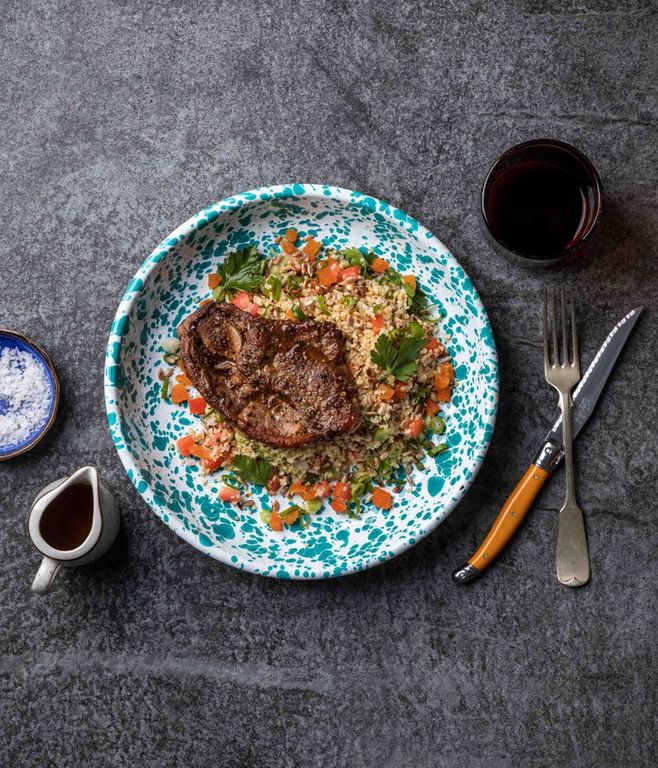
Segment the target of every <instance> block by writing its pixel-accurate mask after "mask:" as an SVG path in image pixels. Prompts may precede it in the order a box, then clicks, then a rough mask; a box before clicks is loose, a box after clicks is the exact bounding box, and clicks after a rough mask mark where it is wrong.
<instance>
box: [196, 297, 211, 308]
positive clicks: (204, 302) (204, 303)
mask: <svg viewBox="0 0 658 768" xmlns="http://www.w3.org/2000/svg"><path fill="white" fill-rule="evenodd" d="M207 304H212V299H201V301H200V302H199V306H200V307H205V306H206V305H207Z"/></svg>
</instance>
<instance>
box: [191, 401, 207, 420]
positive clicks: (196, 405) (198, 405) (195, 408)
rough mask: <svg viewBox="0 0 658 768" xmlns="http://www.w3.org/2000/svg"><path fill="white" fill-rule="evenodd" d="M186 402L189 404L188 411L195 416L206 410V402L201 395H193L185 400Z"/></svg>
mask: <svg viewBox="0 0 658 768" xmlns="http://www.w3.org/2000/svg"><path fill="white" fill-rule="evenodd" d="M187 404H188V405H189V406H190V413H193V414H194V415H195V416H199V414H201V413H205V412H206V405H207V403H206V401H205V400H204V399H203V398H202V397H193V398H191V399H190V400H188V401H187Z"/></svg>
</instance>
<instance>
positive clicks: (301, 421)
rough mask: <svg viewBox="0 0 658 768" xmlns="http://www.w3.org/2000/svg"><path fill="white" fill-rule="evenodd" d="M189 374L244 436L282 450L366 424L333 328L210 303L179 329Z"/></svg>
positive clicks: (338, 338)
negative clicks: (264, 316)
mask: <svg viewBox="0 0 658 768" xmlns="http://www.w3.org/2000/svg"><path fill="white" fill-rule="evenodd" d="M178 336H179V338H180V354H181V360H182V362H183V366H184V367H185V372H186V373H187V375H188V377H189V378H190V380H191V381H192V383H193V384H194V386H195V387H196V388H197V389H198V390H199V392H200V393H201V395H202V396H203V397H204V398H205V400H206V402H207V403H209V404H210V405H211V406H212V407H213V408H214V409H215V410H217V411H219V413H221V414H222V416H223V417H224V418H225V419H226V420H227V421H228V422H229V423H230V424H232V425H233V426H235V427H237V428H238V429H240V430H241V431H242V432H244V434H245V435H247V437H250V438H252V439H254V440H258V441H260V442H262V443H267V444H268V445H272V446H276V447H279V448H291V447H295V446H301V445H307V444H308V443H313V442H316V441H320V440H328V439H331V438H333V437H337V436H338V435H342V434H347V433H350V432H354V431H355V430H356V429H358V428H359V427H360V426H361V423H362V417H361V410H360V408H359V405H358V402H357V399H356V392H355V388H354V382H353V380H352V376H351V374H350V372H349V370H348V368H347V365H346V361H345V349H344V339H343V335H342V333H341V332H340V331H339V330H338V328H337V327H336V326H335V325H334V324H333V323H328V322H318V321H316V320H306V321H304V322H299V323H295V322H289V321H287V320H272V319H268V318H263V317H253V316H252V315H251V314H249V313H248V312H243V311H242V310H241V309H238V308H237V307H235V306H233V305H232V304H226V303H215V302H213V303H212V304H207V305H205V306H203V307H201V308H200V309H198V310H197V311H196V312H194V313H193V314H191V315H190V316H189V317H187V318H186V319H185V320H184V321H183V322H182V323H181V324H180V326H179V328H178Z"/></svg>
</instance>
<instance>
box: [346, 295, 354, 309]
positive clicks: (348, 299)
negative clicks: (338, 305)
mask: <svg viewBox="0 0 658 768" xmlns="http://www.w3.org/2000/svg"><path fill="white" fill-rule="evenodd" d="M343 304H344V305H345V306H346V307H348V308H350V309H351V308H352V307H353V306H354V305H355V304H356V299H355V298H354V296H345V298H344V299H343Z"/></svg>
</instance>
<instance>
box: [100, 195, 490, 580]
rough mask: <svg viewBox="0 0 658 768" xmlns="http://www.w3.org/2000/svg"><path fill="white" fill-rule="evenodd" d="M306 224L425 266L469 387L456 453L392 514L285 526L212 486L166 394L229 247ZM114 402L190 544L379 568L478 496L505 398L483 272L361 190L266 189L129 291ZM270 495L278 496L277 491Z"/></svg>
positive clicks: (114, 422) (116, 353)
mask: <svg viewBox="0 0 658 768" xmlns="http://www.w3.org/2000/svg"><path fill="white" fill-rule="evenodd" d="M291 226H294V227H295V228H296V229H297V230H299V232H300V234H301V235H304V234H305V233H307V232H312V233H313V234H315V235H316V237H318V238H319V239H320V240H322V241H323V243H324V244H325V245H331V246H334V247H337V248H341V247H345V246H347V245H350V246H366V247H368V248H372V249H373V250H375V251H376V252H377V253H378V254H379V255H381V256H382V257H384V258H385V259H386V260H388V261H389V262H391V263H392V264H393V265H394V266H395V267H396V268H397V269H398V270H400V271H402V272H413V274H415V275H416V277H417V279H418V282H419V285H420V286H421V287H422V288H423V289H424V290H425V292H426V294H427V295H428V298H429V300H430V303H431V304H433V305H435V306H436V307H437V309H438V311H441V312H442V314H443V315H444V316H445V320H444V322H443V323H442V333H443V335H447V337H448V339H449V341H448V347H449V352H450V354H451V356H452V358H453V363H454V366H455V369H456V375H457V379H458V381H459V386H458V387H457V389H456V391H455V394H454V396H453V398H452V401H451V402H450V403H449V404H448V405H447V406H446V407H445V409H444V410H445V414H446V422H447V432H446V435H447V442H448V444H449V446H450V450H449V451H447V452H445V453H442V454H440V455H439V456H437V457H436V459H430V458H427V460H426V469H425V470H424V471H423V472H416V474H415V475H414V479H415V486H414V487H413V488H410V487H409V486H407V487H406V488H405V490H404V491H403V492H402V493H400V494H399V495H397V496H396V504H395V506H394V508H393V509H392V510H390V511H383V510H378V509H376V508H374V507H372V506H366V507H365V511H364V512H363V513H362V514H361V516H360V517H359V518H358V519H350V518H348V517H346V516H345V515H337V514H335V513H334V512H333V510H331V509H328V510H325V511H323V512H322V513H321V514H319V515H316V516H314V517H313V519H312V522H311V525H310V527H308V528H307V529H301V528H299V526H295V527H293V528H292V529H286V530H285V531H284V532H282V533H276V532H274V531H271V530H270V529H269V528H268V527H266V526H265V525H264V524H263V523H262V522H261V520H260V518H259V515H258V512H257V511H254V510H253V509H252V510H244V511H242V512H240V513H238V512H237V511H236V509H235V507H233V506H232V505H230V504H225V503H224V502H221V501H219V500H218V498H217V495H216V493H217V487H216V486H215V485H214V484H212V483H209V484H207V485H204V484H202V482H201V478H200V476H199V473H198V468H197V467H196V466H189V465H187V464H186V463H184V462H183V461H181V458H180V456H179V454H178V452H177V451H176V450H175V447H174V441H175V440H176V439H177V438H178V437H180V436H181V434H185V433H186V432H187V428H188V427H189V426H190V425H191V424H192V421H191V419H190V416H189V414H188V412H187V409H184V408H172V406H171V404H169V403H165V402H163V401H162V400H161V399H160V395H159V392H160V384H159V382H158V380H157V371H158V369H159V368H160V366H161V365H162V343H163V341H164V340H165V339H167V338H169V337H171V336H172V335H173V334H174V333H175V329H176V328H177V326H178V324H179V323H180V321H181V320H182V319H183V318H184V317H185V316H186V315H188V314H189V313H190V312H192V311H193V310H194V309H196V307H197V306H198V302H199V299H200V298H201V297H204V296H205V295H206V294H207V287H206V278H207V274H208V272H210V271H211V270H213V269H215V268H216V267H217V265H218V263H220V262H221V260H222V258H223V256H224V254H225V253H226V252H227V251H230V250H232V249H235V248H236V247H237V246H244V245H246V244H250V243H255V244H257V245H258V246H259V247H260V250H261V252H262V253H265V254H266V253H269V252H270V251H271V249H273V248H274V239H275V237H276V236H277V235H280V234H283V232H284V231H285V229H287V228H288V227H291ZM105 402H106V407H107V414H108V421H109V425H110V430H111V432H112V437H113V439H114V444H115V446H116V449H117V451H118V453H119V456H120V457H121V461H122V462H123V464H124V466H125V468H126V470H127V472H128V477H129V478H130V480H131V481H132V482H133V484H134V485H135V487H136V488H137V490H138V491H139V493H140V494H141V495H142V497H143V498H144V499H145V500H146V502H147V503H148V504H149V505H150V507H151V508H152V509H153V511H154V512H155V513H156V515H158V517H159V518H160V519H161V520H162V521H163V522H164V523H166V525H167V526H169V528H171V530H172V531H174V533H176V534H177V535H178V536H180V537H181V538H183V539H185V541H187V542H189V543H190V544H192V545H193V546H194V547H196V548H197V549H199V550H201V551H202V552H205V553H206V554H208V555H210V556H211V557H214V558H216V559H217V560H220V561H221V562H223V563H226V564H228V565H232V566H235V567H236V568H241V569H244V570H247V571H251V572H253V573H258V574H263V575H266V576H274V577H278V578H286V579H288V578H292V579H321V578H329V577H332V576H340V575H343V574H348V573H353V572H355V571H361V570H365V569H366V568H370V567H372V566H374V565H378V564H379V563H383V562H385V561H386V560H390V559H391V558H392V557H395V556H396V555H399V554H400V553H401V552H403V551H404V550H406V549H408V548H409V547H411V546H413V545H414V544H416V543H417V542H418V541H420V540H421V539H423V538H424V537H425V536H427V535H428V534H429V533H430V532H431V531H432V530H433V529H434V528H436V526H437V525H439V523H441V522H442V521H443V520H445V519H446V517H447V516H448V515H449V514H450V512H451V511H452V510H453V509H454V507H455V505H456V504H457V503H458V502H459V500H460V499H461V498H462V496H463V495H464V494H465V493H466V491H467V489H468V487H469V486H470V484H471V483H472V481H473V478H474V477H475V475H476V473H477V471H478V469H479V467H480V465H481V464H482V461H483V459H484V455H485V453H486V450H487V447H488V445H489V441H490V439H491V434H492V431H493V426H494V422H495V418H496V407H497V403H498V361H497V357H496V348H495V344H494V339H493V333H492V330H491V325H490V323H489V319H488V318H487V314H486V312H485V309H484V307H483V306H482V302H481V301H480V298H479V296H478V294H477V292H476V291H475V288H474V287H473V284H472V282H471V280H470V279H469V278H468V276H467V275H466V274H465V272H464V270H463V269H462V268H461V267H460V266H459V264H458V263H457V261H456V259H455V258H454V257H453V256H452V255H451V254H450V253H449V252H448V249H447V248H446V247H445V246H444V245H443V243H441V242H440V241H439V240H437V238H436V237H434V235H432V233H431V232H429V231H428V230H427V229H425V228H424V227H423V226H421V225H420V224H419V223H418V222H417V221H415V220H414V219H412V218H411V217H410V216H408V215H407V214H406V213H404V212H403V211H401V210H399V209H397V208H394V207H393V206H391V205H388V204H387V203H385V202H382V201H381V200H377V199H375V198H372V197H368V196H367V195H363V194H361V193H359V192H351V191H350V190H347V189H340V188H337V187H329V186H326V185H321V184H290V185H283V186H274V187H263V188H261V189H256V190H254V191H252V192H244V193H243V194H240V195H234V196H233V197H228V198H226V199H225V200H222V201H221V202H219V203H216V204H215V205H211V206H210V207H208V208H206V209H205V210H203V211H201V212H200V213H198V214H196V215H195V216H193V217H192V218H191V219H190V220H189V221H187V222H185V224H183V225H182V226H180V227H179V228H178V229H176V230H175V231H174V232H172V233H171V235H169V237H167V238H166V240H165V241H164V242H163V243H161V244H160V245H159V246H158V247H157V248H156V249H155V250H154V251H153V253H151V255H150V256H149V257H148V258H147V259H146V261H145V262H144V263H143V264H142V266H141V267H140V269H139V270H138V272H137V274H136V275H135V277H134V278H133V280H132V281H131V282H130V284H129V285H128V288H127V289H126V292H125V294H124V296H123V298H122V300H121V303H120V305H119V309H118V311H117V313H116V317H115V319H114V323H113V324H112V330H111V333H110V339H109V343H108V348H107V354H106V363H105ZM262 500H263V501H266V500H267V496H266V495H264V496H263V499H262Z"/></svg>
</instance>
